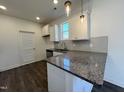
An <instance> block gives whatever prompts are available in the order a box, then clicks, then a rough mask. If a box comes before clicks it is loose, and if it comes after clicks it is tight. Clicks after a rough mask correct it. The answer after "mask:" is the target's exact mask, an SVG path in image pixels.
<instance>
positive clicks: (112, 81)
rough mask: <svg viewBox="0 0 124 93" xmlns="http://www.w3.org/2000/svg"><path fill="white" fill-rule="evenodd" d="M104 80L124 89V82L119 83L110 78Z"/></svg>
mask: <svg viewBox="0 0 124 93" xmlns="http://www.w3.org/2000/svg"><path fill="white" fill-rule="evenodd" d="M104 80H105V81H107V82H110V83H112V84H114V85H117V86H120V87H122V88H124V82H118V81H115V80H112V79H110V78H104Z"/></svg>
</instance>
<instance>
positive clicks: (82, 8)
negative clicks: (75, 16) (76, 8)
mask: <svg viewBox="0 0 124 93" xmlns="http://www.w3.org/2000/svg"><path fill="white" fill-rule="evenodd" d="M83 11H84V9H83V0H81V13H82V14H83Z"/></svg>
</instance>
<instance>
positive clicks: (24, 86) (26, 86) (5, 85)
mask: <svg viewBox="0 0 124 93" xmlns="http://www.w3.org/2000/svg"><path fill="white" fill-rule="evenodd" d="M47 91H48V82H47V64H46V62H36V63H32V64H29V65H25V66H22V67H18V68H15V69H11V70H8V71H5V72H2V73H0V92H47ZM92 91H93V92H124V89H123V88H120V87H118V86H115V85H112V84H109V83H107V82H105V83H104V85H103V87H101V88H98V87H94V88H93V90H92Z"/></svg>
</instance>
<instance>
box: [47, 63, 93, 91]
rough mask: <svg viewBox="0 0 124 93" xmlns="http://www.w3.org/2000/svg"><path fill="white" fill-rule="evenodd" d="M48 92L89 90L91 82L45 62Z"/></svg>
mask: <svg viewBox="0 0 124 93" xmlns="http://www.w3.org/2000/svg"><path fill="white" fill-rule="evenodd" d="M47 72H48V73H47V74H48V91H49V92H91V91H92V88H93V84H91V83H89V82H87V81H85V80H83V79H80V78H78V77H76V76H74V75H72V74H70V73H68V72H66V71H64V70H61V69H60V68H57V67H55V66H53V65H51V64H49V63H47Z"/></svg>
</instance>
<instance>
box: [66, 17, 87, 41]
mask: <svg viewBox="0 0 124 93" xmlns="http://www.w3.org/2000/svg"><path fill="white" fill-rule="evenodd" d="M68 22H69V24H70V28H69V33H70V36H69V38H70V40H84V39H89V17H88V15H85V17H84V22H83V23H81V20H80V15H75V16H73V17H72V18H71V19H69V21H68Z"/></svg>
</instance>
